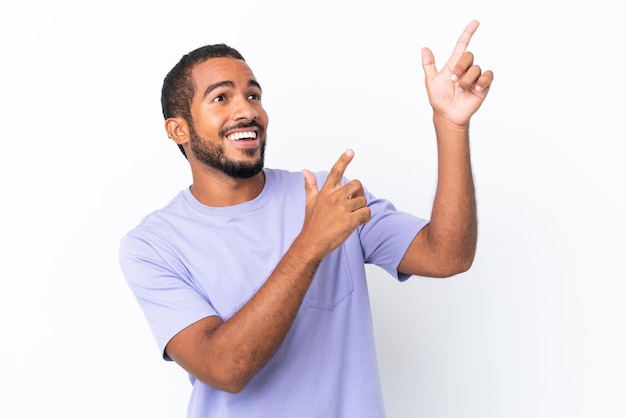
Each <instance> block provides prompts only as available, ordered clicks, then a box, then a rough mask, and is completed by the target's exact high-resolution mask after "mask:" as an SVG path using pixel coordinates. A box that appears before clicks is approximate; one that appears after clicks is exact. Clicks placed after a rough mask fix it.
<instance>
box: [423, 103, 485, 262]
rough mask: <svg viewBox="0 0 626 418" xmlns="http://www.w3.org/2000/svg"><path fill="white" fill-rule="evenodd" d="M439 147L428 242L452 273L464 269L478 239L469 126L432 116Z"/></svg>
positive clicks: (471, 258) (471, 259) (470, 258)
mask: <svg viewBox="0 0 626 418" xmlns="http://www.w3.org/2000/svg"><path fill="white" fill-rule="evenodd" d="M433 121H434V126H435V132H436V136H437V147H438V181H437V190H436V194H435V200H434V203H433V209H432V214H431V222H430V226H429V237H428V238H429V243H430V245H431V246H432V247H433V248H434V249H435V250H436V252H437V255H438V257H437V258H438V259H439V260H440V261H441V262H442V263H443V265H445V266H446V268H451V269H452V273H457V272H462V271H465V270H467V269H468V268H469V267H470V266H471V264H472V261H473V259H474V254H475V251H476V240H477V220H476V197H475V192H474V180H473V175H472V167H471V159H470V145H469V126H468V125H465V126H458V125H454V124H452V123H450V122H449V121H447V120H445V119H442V118H439V117H438V116H437V115H435V116H434V117H433Z"/></svg>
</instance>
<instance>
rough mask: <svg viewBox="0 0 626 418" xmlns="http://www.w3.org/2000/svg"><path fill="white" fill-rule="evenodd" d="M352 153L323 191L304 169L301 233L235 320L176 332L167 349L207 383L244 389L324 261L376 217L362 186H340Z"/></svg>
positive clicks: (291, 318) (231, 389) (344, 156)
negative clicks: (304, 208) (304, 192)
mask: <svg viewBox="0 0 626 418" xmlns="http://www.w3.org/2000/svg"><path fill="white" fill-rule="evenodd" d="M353 156H354V153H353V152H352V151H351V150H348V151H346V152H345V153H343V154H342V156H341V157H340V158H339V160H338V161H337V162H336V163H335V165H334V166H333V168H332V169H331V170H330V172H329V175H328V178H327V180H326V182H325V183H324V185H323V187H322V188H321V189H319V190H318V187H317V183H316V180H315V177H314V176H313V174H312V173H310V172H309V171H307V170H304V177H305V188H306V214H305V220H304V225H303V227H302V231H301V232H300V234H299V235H298V236H297V237H296V239H295V240H294V242H293V243H292V245H291V247H290V248H289V249H288V250H287V252H286V253H285V255H284V256H283V258H282V259H281V260H280V262H279V263H278V265H277V266H276V268H275V269H274V271H273V273H272V274H271V275H270V277H269V278H268V279H267V280H266V282H265V283H264V284H263V286H262V287H261V288H260V289H259V291H258V292H257V293H256V294H255V295H254V296H253V297H252V298H251V299H250V300H249V301H248V302H247V303H246V304H245V305H244V306H243V307H242V308H241V309H240V310H239V311H238V312H236V313H235V314H234V315H233V316H232V317H231V318H229V319H228V320H227V321H222V320H221V319H220V318H219V317H217V316H210V317H207V318H204V319H202V320H200V321H198V322H196V323H194V324H192V325H190V326H188V327H187V328H185V329H183V330H182V331H181V332H179V333H178V334H176V335H175V336H174V337H173V338H172V339H171V340H170V341H169V343H168V344H167V347H166V349H165V350H166V353H167V355H168V356H169V357H170V358H171V359H172V360H174V361H176V362H177V363H178V364H179V365H180V366H181V367H183V368H184V369H185V370H187V372H189V373H190V374H191V375H193V376H194V377H196V378H197V379H199V380H201V381H203V382H204V383H206V384H208V385H210V386H212V387H215V388H217V389H220V390H224V391H228V392H233V393H236V392H239V391H241V390H242V389H243V388H244V387H245V385H246V384H247V383H248V381H249V380H250V379H251V378H252V377H253V376H254V375H255V374H256V373H257V372H258V371H259V370H260V369H261V368H262V367H263V366H264V365H265V364H266V363H267V362H268V361H269V359H270V358H271V357H272V356H273V355H274V353H276V351H277V350H278V348H279V347H280V344H281V343H282V341H283V340H284V338H285V336H286V335H287V332H288V331H289V328H290V327H291V325H292V323H293V321H294V319H295V317H296V314H297V312H298V309H299V308H300V305H301V304H302V301H303V300H304V296H305V295H306V292H307V290H308V288H309V286H310V284H311V282H312V280H313V277H314V276H315V272H316V271H317V267H318V266H319V264H320V262H321V261H322V259H323V258H324V257H325V256H326V255H328V254H329V253H330V252H332V251H333V250H334V249H335V248H337V247H338V246H339V245H341V244H342V243H343V242H344V241H345V240H346V239H347V238H348V237H349V236H350V234H352V232H354V230H355V229H356V228H357V227H358V226H359V225H362V224H364V223H366V222H367V221H369V219H370V211H369V208H368V207H367V202H366V199H365V197H364V192H363V187H362V185H361V184H360V183H359V182H358V181H356V180H353V181H351V182H349V183H346V184H345V185H342V178H343V174H344V172H345V169H346V167H347V166H348V164H349V163H350V161H351V160H352V158H353Z"/></svg>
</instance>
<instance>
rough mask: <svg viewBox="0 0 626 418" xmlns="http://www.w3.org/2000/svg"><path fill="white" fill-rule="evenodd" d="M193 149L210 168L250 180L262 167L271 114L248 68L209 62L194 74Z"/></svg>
mask: <svg viewBox="0 0 626 418" xmlns="http://www.w3.org/2000/svg"><path fill="white" fill-rule="evenodd" d="M191 74H192V78H193V82H194V86H195V94H194V97H193V100H192V102H191V108H190V114H191V118H192V120H191V121H188V122H189V138H190V140H189V148H190V149H191V153H192V155H193V157H194V158H195V159H196V160H198V161H199V162H201V163H202V164H204V165H206V166H207V167H209V168H212V169H215V170H218V171H220V172H222V173H225V174H227V175H228V176H230V177H235V178H249V177H252V176H254V175H256V174H258V173H259V172H260V171H261V169H262V168H263V164H264V156H265V143H266V129H267V124H268V117H267V113H266V112H265V110H264V109H263V106H262V105H261V87H260V85H259V83H258V82H257V81H256V78H255V77H254V74H253V73H252V70H251V69H250V67H248V65H247V64H246V63H245V62H244V61H242V60H239V59H235V58H229V57H224V58H210V59H208V60H206V61H204V62H203V63H201V64H198V65H196V66H195V67H194V68H193V70H192V73H191Z"/></svg>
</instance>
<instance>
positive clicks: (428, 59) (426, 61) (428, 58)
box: [422, 47, 437, 79]
mask: <svg viewBox="0 0 626 418" xmlns="http://www.w3.org/2000/svg"><path fill="white" fill-rule="evenodd" d="M422 68H423V69H424V74H425V75H426V79H430V78H432V77H433V76H434V75H435V74H437V67H435V56H434V55H433V52H432V51H431V50H430V49H428V48H426V47H424V48H422Z"/></svg>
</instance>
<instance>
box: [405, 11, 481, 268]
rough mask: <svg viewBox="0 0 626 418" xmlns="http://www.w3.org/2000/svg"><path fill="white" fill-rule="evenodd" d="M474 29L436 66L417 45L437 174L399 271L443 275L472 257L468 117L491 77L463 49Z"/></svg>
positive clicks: (473, 233) (475, 24)
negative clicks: (425, 218)
mask: <svg viewBox="0 0 626 418" xmlns="http://www.w3.org/2000/svg"><path fill="white" fill-rule="evenodd" d="M477 28H478V21H472V22H470V23H469V24H468V25H467V27H466V28H465V30H464V31H463V33H462V34H461V36H460V37H459V40H458V42H457V44H456V46H455V48H454V51H453V53H452V55H451V56H450V58H449V59H448V61H447V63H446V64H445V66H444V67H443V68H442V69H441V71H438V70H437V69H436V67H435V59H434V56H433V54H432V52H431V51H430V49H428V48H423V49H422V66H423V68H424V74H425V83H426V90H427V93H428V99H429V101H430V104H431V106H432V108H433V123H434V127H435V134H436V137H437V152H438V179H437V189H436V193H435V199H434V202H433V208H432V213H431V218H430V223H429V224H428V225H426V226H425V227H424V228H423V229H422V230H421V231H420V232H419V233H418V234H417V235H416V236H415V239H414V240H413V242H412V243H411V245H410V246H409V248H408V250H407V252H406V253H405V255H404V257H403V259H402V261H401V262H400V265H399V266H398V271H400V272H402V273H405V274H416V275H421V276H428V277H449V276H452V275H455V274H458V273H461V272H464V271H466V270H467V269H469V267H470V266H471V265H472V262H473V260H474V254H475V252H476V241H477V220H476V198H475V193H474V180H473V175H472V167H471V160H470V146H469V122H470V118H471V117H472V115H473V114H474V113H475V112H476V111H477V110H478V109H479V108H480V106H481V104H482V103H483V101H484V100H485V98H486V97H487V93H488V92H489V88H490V86H491V83H492V81H493V73H492V72H491V71H484V72H483V71H482V70H481V68H480V67H479V66H478V65H476V64H474V55H473V54H472V53H471V52H469V51H466V49H467V46H468V44H469V41H470V39H471V37H472V35H473V34H474V32H475V31H476V29H477Z"/></svg>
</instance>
